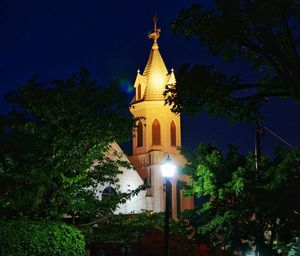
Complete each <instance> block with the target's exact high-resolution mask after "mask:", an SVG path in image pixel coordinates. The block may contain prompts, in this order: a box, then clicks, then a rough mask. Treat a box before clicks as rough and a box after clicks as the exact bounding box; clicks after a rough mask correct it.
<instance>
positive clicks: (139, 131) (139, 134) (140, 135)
mask: <svg viewBox="0 0 300 256" xmlns="http://www.w3.org/2000/svg"><path fill="white" fill-rule="evenodd" d="M136 146H137V147H142V146H143V124H142V122H141V121H139V123H138V126H137V145H136Z"/></svg>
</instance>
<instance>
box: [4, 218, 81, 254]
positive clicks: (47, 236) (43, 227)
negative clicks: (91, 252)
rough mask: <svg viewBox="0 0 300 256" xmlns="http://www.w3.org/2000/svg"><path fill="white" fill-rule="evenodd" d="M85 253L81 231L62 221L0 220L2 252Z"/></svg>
mask: <svg viewBox="0 0 300 256" xmlns="http://www.w3.org/2000/svg"><path fill="white" fill-rule="evenodd" d="M84 253H85V242H84V237H83V235H82V234H81V232H80V231H79V230H78V229H76V228H75V227H72V226H69V225H67V224H65V223H63V222H52V221H32V220H28V219H22V220H7V221H0V254H1V255H3V256H4V255H5V256H11V255H13V256H21V255H22V256H27V255H28V256H29V255H30V256H32V255H35V256H39V255H41V256H48V255H49V256H50V255H51V256H56V255H57V256H58V255H59V256H82V255H84Z"/></svg>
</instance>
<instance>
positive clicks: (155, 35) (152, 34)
mask: <svg viewBox="0 0 300 256" xmlns="http://www.w3.org/2000/svg"><path fill="white" fill-rule="evenodd" d="M157 21H158V18H157V16H156V15H155V16H154V17H153V23H154V31H153V32H150V33H149V34H148V38H150V39H153V41H154V43H153V46H152V49H158V45H157V39H158V38H159V36H160V31H161V30H160V28H157V26H156V25H157Z"/></svg>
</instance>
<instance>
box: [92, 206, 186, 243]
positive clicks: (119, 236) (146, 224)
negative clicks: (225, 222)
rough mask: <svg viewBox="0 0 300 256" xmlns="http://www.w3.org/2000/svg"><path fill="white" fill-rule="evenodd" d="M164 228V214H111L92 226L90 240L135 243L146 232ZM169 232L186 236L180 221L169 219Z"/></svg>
mask: <svg viewBox="0 0 300 256" xmlns="http://www.w3.org/2000/svg"><path fill="white" fill-rule="evenodd" d="M163 228H164V214H163V213H152V212H142V213H139V214H131V215H122V214H120V215H111V216H110V217H109V218H105V219H103V221H102V222H99V223H97V225H96V226H94V227H93V230H92V237H91V238H90V240H92V241H98V242H103V243H111V242H115V243H125V244H128V243H129V244H136V243H137V242H138V241H139V240H140V239H141V238H143V237H145V234H146V233H147V232H150V231H152V230H161V231H163ZM170 234H171V235H177V236H179V237H183V238H184V237H186V235H187V230H186V229H185V227H184V226H183V224H182V223H181V222H176V221H173V220H170Z"/></svg>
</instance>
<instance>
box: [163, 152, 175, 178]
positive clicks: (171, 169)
mask: <svg viewBox="0 0 300 256" xmlns="http://www.w3.org/2000/svg"><path fill="white" fill-rule="evenodd" d="M175 170H176V166H175V165H174V164H172V162H171V159H170V157H169V156H168V157H167V159H166V161H165V163H164V164H163V165H161V173H162V176H163V177H165V178H172V177H173V176H174V174H175Z"/></svg>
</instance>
